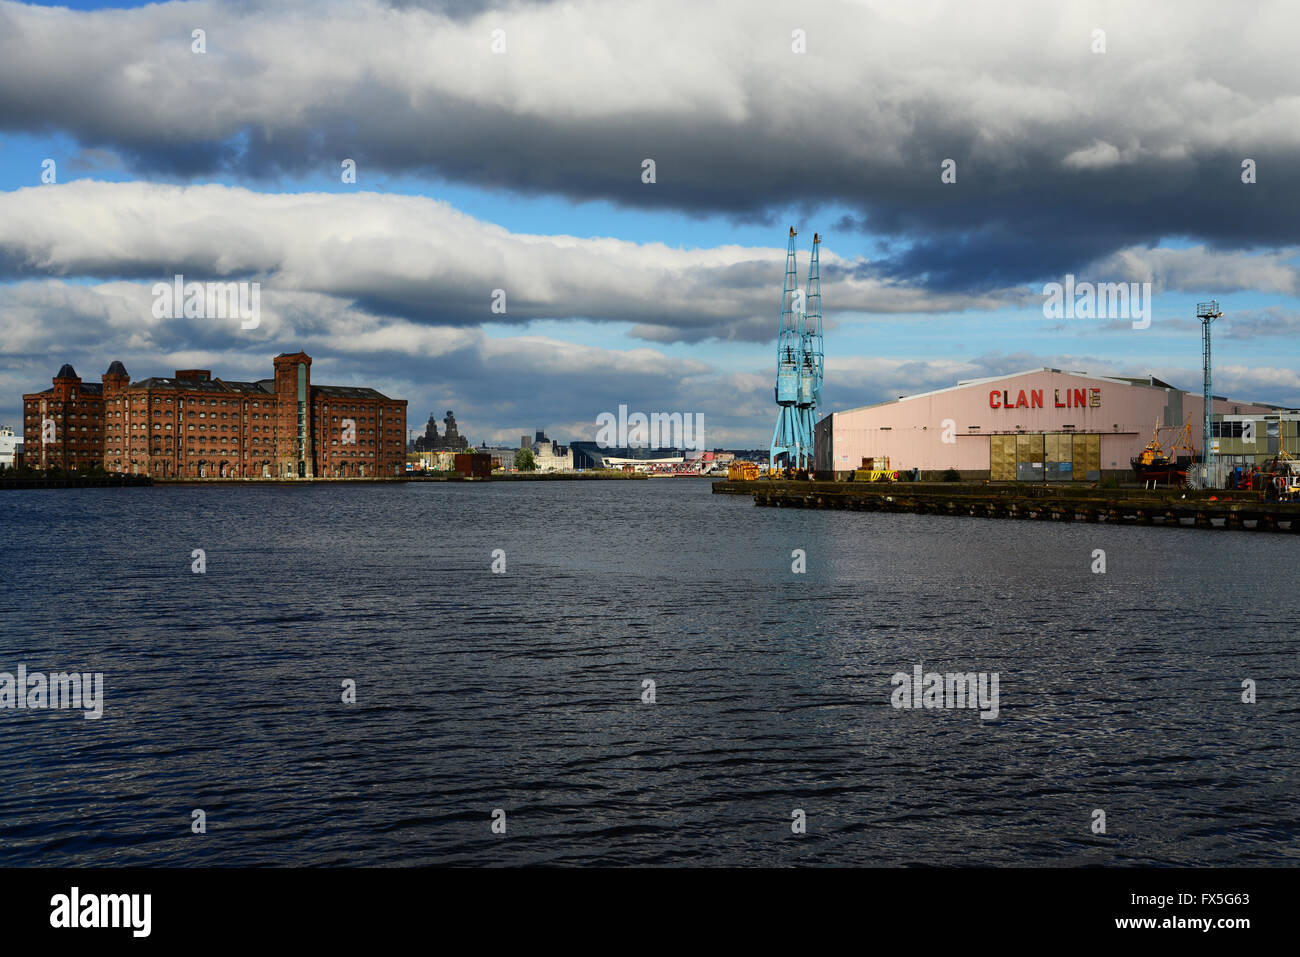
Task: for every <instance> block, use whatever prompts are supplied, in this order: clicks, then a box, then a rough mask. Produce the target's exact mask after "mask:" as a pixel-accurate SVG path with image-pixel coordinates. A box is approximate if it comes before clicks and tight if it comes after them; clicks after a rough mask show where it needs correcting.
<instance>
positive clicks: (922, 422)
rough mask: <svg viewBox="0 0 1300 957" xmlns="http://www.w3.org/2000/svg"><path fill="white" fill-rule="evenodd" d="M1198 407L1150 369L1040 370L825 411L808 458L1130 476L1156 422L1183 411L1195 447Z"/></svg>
mask: <svg viewBox="0 0 1300 957" xmlns="http://www.w3.org/2000/svg"><path fill="white" fill-rule="evenodd" d="M1202 409H1203V400H1202V397H1201V396H1200V395H1199V394H1194V393H1190V392H1184V391H1183V390H1181V389H1177V388H1175V387H1173V386H1171V385H1169V383H1167V382H1162V381H1160V380H1159V379H1157V378H1155V377H1154V376H1151V377H1148V378H1145V379H1135V378H1124V377H1118V376H1099V375H1088V374H1086V373H1082V372H1062V371H1061V370H1059V369H1037V370H1033V371H1028V372H1017V373H1015V374H1012V375H1005V376H997V377H994V378H988V379H971V380H968V381H963V382H958V383H957V385H955V386H952V387H950V388H947V389H939V390H938V391H935V392H924V393H920V394H918V395H912V396H906V397H903V398H899V399H897V400H894V401H890V402H882V403H879V404H877V405H868V406H863V407H861V408H858V409H850V410H848V411H847V412H832V413H831V414H829V415H827V416H826V417H825V418H823V419H822V420H821V421H820V422H818V423H817V431H816V435H815V441H814V451H815V461H816V467H817V470H818V472H820V473H824V474H828V473H830V472H832V471H833V472H835V473H837V474H838V475H843V474H844V473H846V472H848V471H849V470H851V469H856V468H861V467H862V466H863V465H864V464H865V463H864V460H865V459H867V458H872V459H879V458H880V457H881V456H887V457H888V458H889V466H888V467H889V468H890V469H914V468H915V469H920V470H921V471H922V472H923V473H927V472H941V471H946V470H947V469H950V468H952V469H956V470H957V471H959V472H960V473H961V475H962V478H964V479H981V478H987V479H991V480H993V481H1016V480H1021V481H1025V480H1038V481H1053V480H1056V481H1069V480H1091V481H1095V480H1097V479H1098V478H1102V477H1111V476H1114V477H1117V478H1123V477H1131V475H1132V472H1131V468H1130V460H1131V459H1132V458H1133V457H1134V456H1136V455H1137V454H1138V453H1139V452H1140V451H1141V450H1142V448H1143V446H1145V445H1146V443H1147V442H1148V441H1150V439H1151V437H1152V434H1153V433H1154V431H1155V427H1156V425H1157V424H1159V425H1160V426H1162V427H1165V426H1173V427H1175V428H1181V427H1182V426H1183V425H1184V423H1186V422H1187V421H1188V417H1189V416H1190V417H1191V425H1192V428H1191V433H1192V436H1191V438H1192V444H1193V446H1194V447H1195V448H1196V449H1197V451H1200V449H1201V445H1202V444H1203V443H1202V415H1203V412H1202ZM1278 411H1279V410H1278V409H1277V408H1276V407H1274V406H1269V405H1261V404H1259V403H1254V402H1239V401H1236V400H1233V399H1221V398H1220V397H1218V396H1215V397H1214V412H1215V414H1216V415H1217V414H1223V415H1228V416H1232V415H1241V416H1243V417H1245V416H1252V415H1259V416H1269V417H1275V416H1273V415H1272V414H1273V413H1277V412H1278ZM1284 417H1285V416H1284ZM1288 418H1289V417H1288ZM1169 437H1170V433H1168V432H1166V433H1163V435H1162V439H1164V440H1165V441H1166V442H1167V441H1168V440H1169ZM1223 451H1225V452H1226V451H1227V449H1226V448H1225V449H1224V450H1223ZM1261 451H1263V450H1262V449H1261ZM877 467H879V466H877Z"/></svg>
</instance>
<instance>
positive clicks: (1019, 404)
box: [1016, 389, 1029, 409]
mask: <svg viewBox="0 0 1300 957" xmlns="http://www.w3.org/2000/svg"><path fill="white" fill-rule="evenodd" d="M1016 408H1017V409H1027V408H1029V403H1028V402H1027V401H1026V400H1025V390H1024V389H1021V390H1020V398H1018V399H1016Z"/></svg>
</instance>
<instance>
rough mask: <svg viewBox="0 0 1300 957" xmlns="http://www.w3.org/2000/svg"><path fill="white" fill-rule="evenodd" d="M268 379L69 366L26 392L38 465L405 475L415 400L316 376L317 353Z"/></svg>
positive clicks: (30, 447)
mask: <svg viewBox="0 0 1300 957" xmlns="http://www.w3.org/2000/svg"><path fill="white" fill-rule="evenodd" d="M274 365H275V375H274V377H273V378H271V379H261V380H259V381H257V382H229V381H226V380H224V379H214V378H212V374H211V373H210V372H209V371H208V370H207V369H185V370H178V371H177V372H176V375H175V376H174V377H172V378H169V379H166V378H150V379H142V380H140V381H139V382H134V383H133V382H131V379H130V376H128V375H127V371H126V369H125V367H123V365H122V363H121V362H114V363H113V364H112V365H110V366H109V367H108V371H107V372H105V373H104V375H103V376H101V381H100V382H82V381H81V379H80V378H79V377H78V376H77V373H76V371H75V370H74V369H73V368H72V366H70V365H65V366H63V368H61V369H60V370H59V372H58V374H57V375H56V376H55V377H54V384H53V386H52V387H51V388H49V389H46V390H45V391H44V392H35V393H30V394H28V395H24V396H23V415H24V423H25V424H24V432H25V440H26V452H27V455H26V461H27V464H28V465H29V466H31V467H33V468H37V469H47V468H56V467H57V468H67V469H72V468H79V467H90V466H94V465H102V466H103V467H104V468H105V469H107V470H108V471H110V472H123V473H126V474H128V475H150V476H153V477H155V478H178V477H179V478H372V477H384V476H394V475H401V474H403V472H404V471H405V461H406V455H405V451H406V400H405V399H390V398H389V397H388V396H386V395H383V394H382V393H380V392H376V391H375V390H374V389H368V388H356V387H351V386H329V385H313V384H312V382H311V356H309V355H307V354H306V353H305V352H298V353H294V354H288V353H283V354H281V355H278V356H276V357H275V360H274Z"/></svg>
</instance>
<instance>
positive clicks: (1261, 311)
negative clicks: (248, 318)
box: [0, 0, 1300, 448]
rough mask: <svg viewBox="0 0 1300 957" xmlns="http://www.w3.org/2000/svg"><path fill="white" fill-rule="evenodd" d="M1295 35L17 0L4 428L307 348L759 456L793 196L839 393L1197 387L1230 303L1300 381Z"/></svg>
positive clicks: (889, 13)
mask: <svg viewBox="0 0 1300 957" xmlns="http://www.w3.org/2000/svg"><path fill="white" fill-rule="evenodd" d="M195 31H202V33H201V34H200V35H199V36H200V37H201V40H202V42H201V43H200V42H199V39H196V35H195ZM1297 35H1300V6H1297V5H1295V4H1294V3H1287V2H1276V3H1273V2H1267V0H1263V2H1260V3H1257V4H1252V5H1250V6H1248V7H1238V6H1234V5H1228V4H1222V3H1211V2H1202V0H1177V2H1169V3H1164V2H1144V3H1141V4H1137V3H1131V2H1128V3H1109V2H1087V0H1083V2H1073V3H1070V4H1049V3H1042V2H1022V0H996V2H984V0H952V2H947V0H908V2H876V0H813V2H806V3H802V4H790V3H784V2H769V0H717V2H713V3H707V4H706V3H700V2H699V0H656V2H653V3H651V2H648V0H567V2H563V0H556V2H518V0H515V2H505V0H501V2H495V0H487V2H482V3H479V2H471V0H459V2H454V0H446V2H423V3H421V2H393V0H389V2H384V0H349V2H341V0H275V2H259V0H241V2H208V0H198V2H171V3H156V4H147V5H146V4H134V3H109V4H101V3H74V4H71V5H70V6H54V5H37V4H23V3H13V2H8V0H0V424H10V425H13V426H14V427H16V428H18V429H19V431H21V424H20V421H21V420H20V411H21V405H22V402H21V397H22V395H23V393H25V392H33V391H39V390H41V389H44V388H46V387H48V386H49V384H50V378H51V377H52V376H53V374H54V373H55V371H56V370H57V369H58V368H59V367H60V366H61V365H63V364H64V363H65V362H67V363H71V364H72V365H73V366H74V367H75V368H76V370H77V372H78V373H79V374H80V375H81V376H82V378H83V379H86V380H88V381H95V382H97V381H99V377H100V376H101V375H102V374H103V372H104V371H105V370H106V369H107V367H108V365H109V363H110V362H112V361H114V360H121V361H122V362H123V363H124V364H125V365H126V367H127V369H128V371H129V373H130V374H131V376H132V378H133V379H143V378H147V377H149V376H159V375H169V374H171V372H172V371H173V370H175V369H185V368H208V369H211V370H212V372H213V374H214V375H215V376H220V377H222V378H226V379H236V380H238V379H259V378H266V377H269V376H270V375H271V371H272V369H271V357H272V356H273V355H275V354H277V353H280V352H296V351H297V350H298V349H300V348H301V349H304V350H305V351H307V352H308V353H309V354H310V355H311V356H312V357H313V365H312V380H313V382H317V383H321V384H334V385H368V386H371V387H374V388H376V389H379V390H380V391H382V392H384V393H386V394H388V395H391V396H395V397H398V398H405V399H407V400H408V403H409V405H408V425H410V426H412V427H416V428H422V427H423V423H424V421H425V419H427V417H428V416H429V414H430V413H431V412H434V413H436V414H437V417H438V418H439V419H441V417H442V416H443V415H444V413H445V411H446V410H447V409H454V410H455V413H456V419H457V422H458V424H459V427H460V430H461V432H462V434H464V435H466V436H467V437H468V438H469V439H470V441H471V442H473V443H475V444H485V443H497V442H501V443H507V442H508V443H511V444H514V443H517V442H518V438H519V436H520V435H523V434H526V433H527V434H531V433H533V432H535V431H537V430H539V429H542V430H545V431H546V433H547V434H548V435H549V436H550V437H552V438H557V439H559V440H561V441H571V440H578V439H594V438H595V434H596V428H597V425H596V422H597V417H598V416H599V415H600V414H601V413H603V412H616V411H617V409H618V407H619V406H620V405H626V406H627V407H628V408H629V410H632V411H643V412H646V413H651V412H684V413H699V414H703V416H704V421H705V429H706V443H707V444H708V445H709V446H713V447H726V448H762V447H766V446H767V444H768V443H769V442H770V440H771V433H772V427H773V425H774V423H775V419H776V405H775V402H774V398H773V384H774V376H775V364H776V363H775V342H776V334H777V329H778V324H779V319H780V312H781V304H782V280H783V277H784V261H785V242H786V237H787V231H788V229H789V227H790V226H794V227H795V228H796V230H797V231H798V236H797V239H796V243H797V248H798V266H799V271H800V277H801V279H802V278H803V276H804V274H805V270H806V268H807V264H808V255H809V250H810V249H811V244H812V237H813V234H814V233H817V234H818V235H819V236H820V238H821V241H822V242H821V264H822V270H821V272H822V293H823V295H822V306H823V311H824V316H825V352H826V383H825V386H824V388H823V393H822V397H823V404H824V408H823V409H822V412H823V413H825V412H830V411H835V410H842V409H848V408H853V407H856V406H860V405H864V404H867V403H871V402H877V401H882V400H885V399H890V398H895V397H897V396H899V395H904V394H909V393H914V392H921V391H927V390H930V389H937V388H943V387H945V386H949V385H952V384H954V383H955V382H956V381H957V380H959V379H968V378H977V377H980V376H986V375H1001V374H1005V373H1009V372H1015V371H1021V370H1025V369H1033V368H1038V367H1042V366H1050V367H1054V368H1061V369H1066V370H1070V371H1076V370H1077V371H1086V372H1091V373H1097V374H1115V375H1156V376H1158V377H1159V378H1161V379H1164V380H1166V381H1169V382H1171V383H1173V384H1175V385H1177V386H1180V387H1182V388H1186V389H1189V390H1192V391H1199V389H1200V382H1201V342H1200V326H1199V323H1198V322H1197V321H1196V318H1195V310H1196V304H1197V303H1198V302H1199V301H1203V300H1208V299H1217V300H1218V301H1219V302H1220V306H1221V308H1222V311H1223V313H1224V315H1223V317H1222V318H1221V319H1220V320H1219V321H1218V322H1217V323H1216V326H1215V336H1216V338H1215V343H1214V356H1215V372H1214V376H1215V378H1214V386H1215V392H1216V393H1217V394H1224V395H1229V396H1232V397H1234V398H1239V399H1244V400H1250V401H1262V402H1267V403H1271V404H1279V405H1285V406H1300V361H1298V360H1300V349H1297V347H1296V342H1297V334H1298V333H1300V305H1298V297H1300V278H1298V277H1300V273H1298V272H1297V266H1298V265H1300V258H1298V247H1300V186H1298V185H1297V182H1298V180H1300V71H1297V70H1296V69H1295V66H1294V59H1295V56H1294V50H1293V46H1294V44H1292V43H1290V42H1289V41H1287V42H1283V41H1282V40H1281V39H1280V38H1288V37H1294V36H1297ZM199 47H201V49H199ZM349 160H350V161H352V163H353V164H355V181H351V180H350V179H349V178H348V177H346V176H345V175H344V167H345V161H349ZM646 160H652V161H653V164H654V177H653V182H647V181H646V179H647V176H646V173H645V170H646V165H645V161H646ZM945 170H947V174H946V175H945ZM178 274H179V275H183V276H184V279H185V281H187V282H191V281H192V282H249V283H254V282H256V283H258V284H259V289H260V296H261V298H260V317H259V321H258V323H257V325H256V327H254V328H244V326H246V325H247V323H244V322H241V321H240V319H239V318H238V317H233V318H224V317H208V318H204V317H190V318H185V317H180V318H172V317H170V316H165V317H163V318H159V317H158V316H157V314H156V313H157V309H156V308H155V306H156V303H157V296H156V294H155V291H154V287H155V284H157V283H160V282H165V283H170V282H171V281H172V278H173V276H175V275H178ZM1067 275H1070V276H1074V277H1076V280H1077V281H1078V282H1085V281H1087V282H1097V283H1100V282H1106V283H1137V284H1139V288H1141V284H1144V283H1150V297H1151V298H1150V304H1151V314H1150V320H1151V321H1150V324H1149V326H1147V327H1146V328H1135V326H1134V323H1133V322H1131V321H1129V320H1128V319H1126V318H1122V317H1116V316H1107V317H1103V318H1088V319H1058V318H1049V317H1048V316H1047V315H1045V311H1044V301H1045V298H1046V297H1045V295H1044V288H1045V286H1046V285H1047V284H1049V283H1064V282H1065V279H1066V276H1067ZM496 290H501V291H503V292H504V297H503V298H502V297H500V296H498V295H497V294H496V292H495V291H496ZM502 302H504V312H501V311H499V310H500V308H501V303H502ZM494 303H496V304H497V307H498V311H494V310H493V305H494Z"/></svg>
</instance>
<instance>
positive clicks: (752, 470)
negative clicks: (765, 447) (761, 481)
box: [727, 461, 758, 482]
mask: <svg viewBox="0 0 1300 957" xmlns="http://www.w3.org/2000/svg"><path fill="white" fill-rule="evenodd" d="M757 478H758V466H757V465H756V464H754V463H753V462H741V461H732V462H731V463H730V464H729V465H728V466H727V481H728V482H753V481H755V480H756V479H757Z"/></svg>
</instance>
